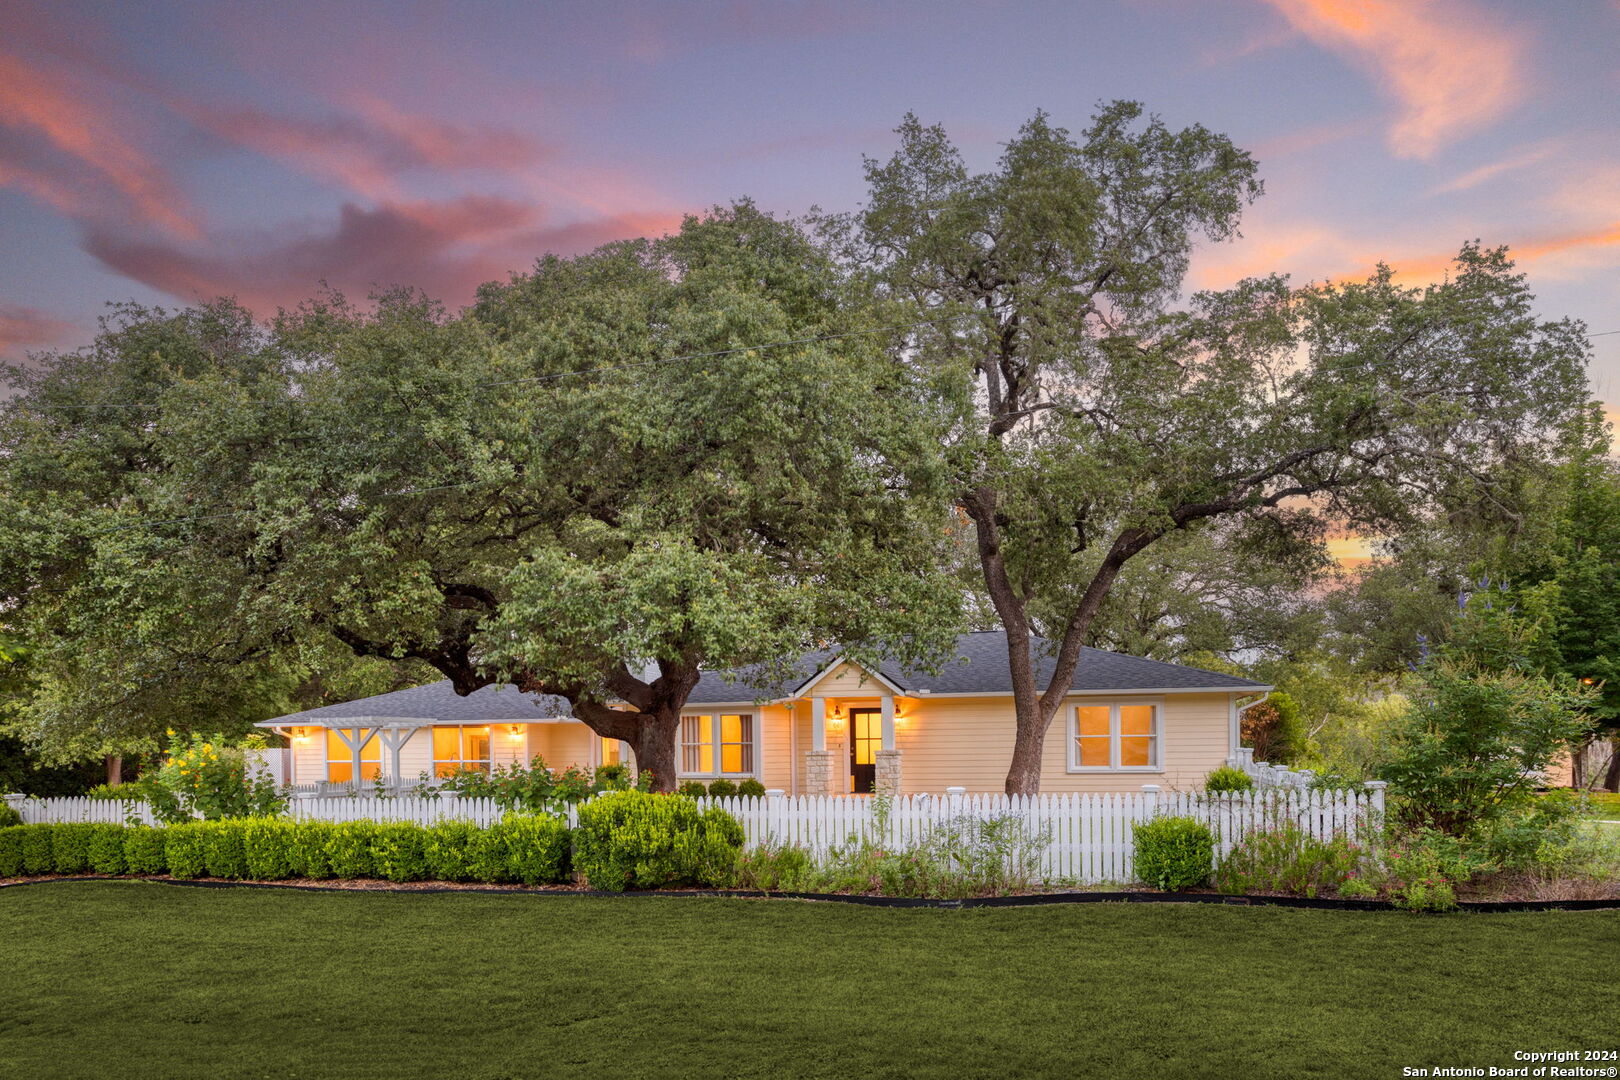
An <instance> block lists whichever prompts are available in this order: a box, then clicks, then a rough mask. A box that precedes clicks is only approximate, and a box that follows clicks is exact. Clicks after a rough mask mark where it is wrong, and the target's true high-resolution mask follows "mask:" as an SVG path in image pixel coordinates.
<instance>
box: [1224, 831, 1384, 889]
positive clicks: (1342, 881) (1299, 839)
mask: <svg viewBox="0 0 1620 1080" xmlns="http://www.w3.org/2000/svg"><path fill="white" fill-rule="evenodd" d="M1377 875H1378V871H1377V855H1376V852H1375V850H1373V849H1370V848H1369V847H1368V846H1367V845H1366V844H1365V843H1363V842H1362V841H1360V840H1357V839H1354V838H1352V837H1349V836H1335V837H1333V838H1331V839H1328V840H1319V839H1317V838H1316V837H1314V836H1312V835H1310V834H1309V833H1308V832H1306V831H1305V830H1304V829H1302V828H1301V827H1300V826H1299V825H1298V824H1297V823H1296V822H1282V823H1280V824H1279V825H1277V826H1275V827H1273V828H1270V829H1265V830H1262V831H1260V832H1255V833H1251V834H1249V835H1248V836H1245V837H1244V838H1243V839H1242V840H1240V841H1238V842H1237V843H1236V844H1234V845H1233V847H1232V850H1231V851H1230V852H1229V853H1228V854H1227V855H1226V857H1225V858H1223V859H1221V861H1220V864H1219V865H1218V866H1217V867H1216V868H1215V887H1216V888H1217V889H1218V890H1220V891H1221V892H1223V893H1227V894H1230V895H1234V896H1246V895H1255V894H1265V893H1273V894H1276V893H1280V894H1282V895H1285V896H1306V897H1314V896H1322V895H1330V896H1331V895H1340V896H1342V895H1345V891H1344V890H1345V886H1346V884H1348V883H1349V882H1352V881H1361V882H1366V881H1367V880H1368V878H1369V877H1373V878H1374V879H1375V880H1376V879H1377ZM1357 891H1363V890H1361V889H1360V887H1359V886H1358V887H1355V888H1352V889H1351V892H1352V893H1355V892H1357Z"/></svg>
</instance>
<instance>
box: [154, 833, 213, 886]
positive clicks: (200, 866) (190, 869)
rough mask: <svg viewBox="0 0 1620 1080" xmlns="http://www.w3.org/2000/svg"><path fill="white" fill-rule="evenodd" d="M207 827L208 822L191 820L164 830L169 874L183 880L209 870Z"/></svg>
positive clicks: (165, 853)
mask: <svg viewBox="0 0 1620 1080" xmlns="http://www.w3.org/2000/svg"><path fill="white" fill-rule="evenodd" d="M206 827H207V823H206V822H202V821H190V822H186V823H184V824H181V825H170V826H169V827H168V828H166V829H164V830H163V857H164V859H165V860H167V862H168V867H169V876H171V877H176V878H181V879H182V880H183V879H185V878H196V877H202V876H203V875H204V874H206V873H207V872H208V850H207V846H206V844H207V835H206V833H205V831H204V830H205V829H206Z"/></svg>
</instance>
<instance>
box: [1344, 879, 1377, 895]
mask: <svg viewBox="0 0 1620 1080" xmlns="http://www.w3.org/2000/svg"><path fill="white" fill-rule="evenodd" d="M1377 897H1378V886H1376V885H1374V884H1373V883H1372V882H1370V881H1368V880H1367V879H1366V878H1360V877H1356V878H1350V879H1349V880H1348V881H1346V882H1344V884H1342V885H1340V886H1339V899H1341V900H1374V899H1376V898H1377Z"/></svg>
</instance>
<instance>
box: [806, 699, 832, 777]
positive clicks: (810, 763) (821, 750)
mask: <svg viewBox="0 0 1620 1080" xmlns="http://www.w3.org/2000/svg"><path fill="white" fill-rule="evenodd" d="M834 775H836V774H835V770H834V769H833V752H832V751H831V750H828V749H827V699H826V698H821V697H813V698H811V699H810V750H809V752H808V753H806V754H805V755H804V787H805V791H806V792H808V793H809V794H811V795H827V794H841V792H840V791H839V790H838V788H837V787H836V786H835V784H834V781H833V777H834Z"/></svg>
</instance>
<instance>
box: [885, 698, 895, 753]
mask: <svg viewBox="0 0 1620 1080" xmlns="http://www.w3.org/2000/svg"><path fill="white" fill-rule="evenodd" d="M882 706H883V710H882V711H883V749H885V750H893V749H894V695H893V694H884V695H883V698H882Z"/></svg>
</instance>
